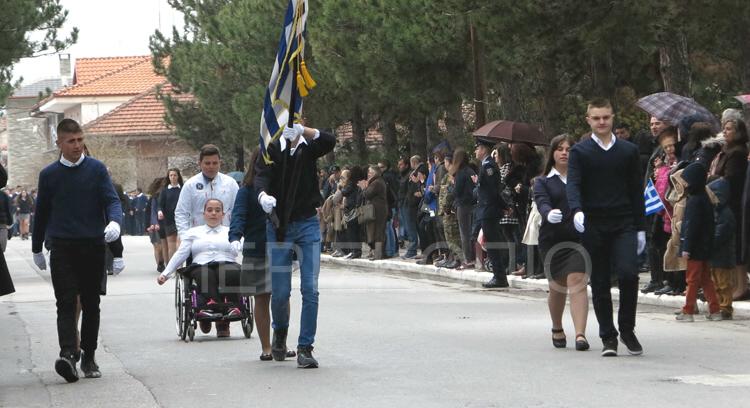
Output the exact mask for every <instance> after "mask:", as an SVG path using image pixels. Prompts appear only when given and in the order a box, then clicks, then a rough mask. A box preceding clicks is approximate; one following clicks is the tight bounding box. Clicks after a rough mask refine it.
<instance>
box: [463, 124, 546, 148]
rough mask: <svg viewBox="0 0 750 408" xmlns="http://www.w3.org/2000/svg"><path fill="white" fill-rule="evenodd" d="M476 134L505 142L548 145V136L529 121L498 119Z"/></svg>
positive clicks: (476, 131)
mask: <svg viewBox="0 0 750 408" xmlns="http://www.w3.org/2000/svg"><path fill="white" fill-rule="evenodd" d="M474 136H476V137H479V138H483V139H492V140H498V141H504V142H511V143H519V142H526V143H531V144H536V145H542V146H546V145H547V143H548V142H547V138H546V137H545V136H544V134H543V133H542V131H541V130H539V128H537V127H536V126H532V125H529V124H528V123H522V122H512V121H509V120H496V121H493V122H490V123H487V124H486V125H484V126H482V127H480V128H479V129H477V130H475V131H474Z"/></svg>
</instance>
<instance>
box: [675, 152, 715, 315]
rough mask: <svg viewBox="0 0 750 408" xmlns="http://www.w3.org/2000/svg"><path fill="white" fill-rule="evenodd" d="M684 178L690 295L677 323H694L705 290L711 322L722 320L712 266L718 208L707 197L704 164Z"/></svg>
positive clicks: (683, 246)
mask: <svg viewBox="0 0 750 408" xmlns="http://www.w3.org/2000/svg"><path fill="white" fill-rule="evenodd" d="M682 178H683V179H684V180H685V182H686V183H687V192H688V198H687V203H686V204H685V215H684V216H683V218H682V229H681V231H680V253H681V254H682V257H683V258H687V259H688V261H687V273H686V278H687V291H686V292H685V306H683V308H682V312H681V313H680V314H679V315H677V317H676V319H677V320H678V321H681V322H692V321H693V315H694V314H695V313H696V312H697V310H695V300H696V298H697V297H698V289H700V288H703V293H704V294H705V295H706V299H708V309H709V315H708V317H707V318H708V320H721V313H719V301H718V296H717V295H716V289H715V288H714V283H713V281H711V270H710V268H709V266H708V261H709V259H711V253H712V250H713V241H714V229H715V222H714V207H713V205H712V204H711V200H710V199H709V198H708V194H707V193H706V168H705V167H703V165H702V164H700V163H692V164H691V165H689V166H687V167H686V168H685V170H684V171H683V172H682Z"/></svg>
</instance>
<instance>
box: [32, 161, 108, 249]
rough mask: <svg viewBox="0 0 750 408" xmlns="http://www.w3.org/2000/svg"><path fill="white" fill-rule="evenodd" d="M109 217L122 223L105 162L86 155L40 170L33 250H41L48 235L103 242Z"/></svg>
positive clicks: (52, 237)
mask: <svg viewBox="0 0 750 408" xmlns="http://www.w3.org/2000/svg"><path fill="white" fill-rule="evenodd" d="M110 221H114V222H116V223H118V224H121V225H122V207H121V206H120V199H119V198H118V197H117V193H116V192H115V188H114V186H113V185H112V180H110V178H109V174H107V168H106V167H104V164H102V162H100V161H98V160H96V159H94V158H91V157H86V158H85V159H84V160H83V162H82V163H81V165H80V166H77V167H67V166H64V165H63V164H62V163H60V162H59V161H56V162H54V163H52V164H50V165H49V166H47V167H45V168H44V169H43V170H42V172H41V173H39V187H38V189H37V200H36V210H35V212H34V231H33V236H32V242H31V250H32V252H34V253H37V252H41V251H42V243H43V242H44V240H45V239H54V238H60V239H101V240H102V242H104V227H106V226H107V223H109V222H110Z"/></svg>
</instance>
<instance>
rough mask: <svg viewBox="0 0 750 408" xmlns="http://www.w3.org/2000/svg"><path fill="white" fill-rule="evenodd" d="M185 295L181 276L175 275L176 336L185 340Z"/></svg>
mask: <svg viewBox="0 0 750 408" xmlns="http://www.w3.org/2000/svg"><path fill="white" fill-rule="evenodd" d="M184 305H185V296H184V291H183V288H182V277H181V276H177V278H176V279H175V284H174V311H175V316H176V323H177V337H179V338H180V339H181V340H185V308H184Z"/></svg>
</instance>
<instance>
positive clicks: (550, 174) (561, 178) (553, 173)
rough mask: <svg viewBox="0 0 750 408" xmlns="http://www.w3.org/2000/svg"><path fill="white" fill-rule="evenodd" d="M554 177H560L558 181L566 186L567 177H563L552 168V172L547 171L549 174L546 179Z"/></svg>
mask: <svg viewBox="0 0 750 408" xmlns="http://www.w3.org/2000/svg"><path fill="white" fill-rule="evenodd" d="M555 176H557V177H560V180H562V182H563V183H565V184H568V176H563V175H562V174H560V172H559V171H557V169H556V168H554V167H553V168H552V170H550V171H549V174H547V178H552V177H555Z"/></svg>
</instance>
